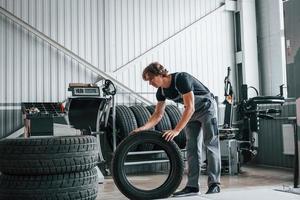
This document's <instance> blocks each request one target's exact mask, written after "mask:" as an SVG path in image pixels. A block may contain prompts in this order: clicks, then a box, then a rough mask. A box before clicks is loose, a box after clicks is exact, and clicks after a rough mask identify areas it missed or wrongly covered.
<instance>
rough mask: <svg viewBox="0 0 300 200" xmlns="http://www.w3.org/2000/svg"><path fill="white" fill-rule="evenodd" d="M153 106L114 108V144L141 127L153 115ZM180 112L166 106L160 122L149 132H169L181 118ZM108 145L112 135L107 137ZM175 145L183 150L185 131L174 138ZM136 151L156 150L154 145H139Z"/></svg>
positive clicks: (173, 107)
mask: <svg viewBox="0 0 300 200" xmlns="http://www.w3.org/2000/svg"><path fill="white" fill-rule="evenodd" d="M154 110H155V106H154V105H152V106H147V107H145V106H143V105H134V106H130V107H128V106H126V105H117V106H116V143H117V145H118V144H119V143H120V142H121V141H122V140H123V139H124V138H126V137H127V136H128V135H129V134H130V132H131V131H133V130H134V129H136V128H138V127H141V126H143V125H144V124H145V123H146V122H147V121H148V119H149V117H150V116H151V114H153V113H154ZM181 115H182V114H181V112H180V110H179V109H178V108H177V107H176V106H174V105H167V106H166V112H165V113H164V116H163V118H162V119H161V121H160V122H159V123H158V124H157V125H156V126H155V128H153V129H151V130H156V131H159V132H164V131H166V130H170V129H173V128H175V126H176V125H177V123H178V122H179V120H180V118H181ZM109 127H110V129H111V130H110V131H108V132H112V117H111V118H110V120H109ZM108 140H109V144H110V146H111V147H112V141H113V140H112V134H109V135H108ZM174 141H175V143H176V144H177V145H178V146H179V148H181V149H184V148H185V144H186V138H185V130H182V131H181V132H180V134H179V135H178V136H177V137H175V139H174ZM136 150H138V151H151V150H157V147H156V146H155V145H151V144H146V145H139V146H138V147H137V149H136Z"/></svg>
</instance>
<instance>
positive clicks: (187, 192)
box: [173, 186, 200, 197]
mask: <svg viewBox="0 0 300 200" xmlns="http://www.w3.org/2000/svg"><path fill="white" fill-rule="evenodd" d="M198 194H200V192H199V188H196V187H189V186H186V187H185V188H183V189H182V190H180V191H178V192H175V193H174V194H173V197H183V196H192V195H198Z"/></svg>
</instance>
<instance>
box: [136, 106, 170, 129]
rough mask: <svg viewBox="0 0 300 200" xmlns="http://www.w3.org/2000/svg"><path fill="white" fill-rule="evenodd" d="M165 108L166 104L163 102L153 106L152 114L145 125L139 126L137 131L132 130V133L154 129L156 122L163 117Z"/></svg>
mask: <svg viewBox="0 0 300 200" xmlns="http://www.w3.org/2000/svg"><path fill="white" fill-rule="evenodd" d="M165 108H166V102H165V101H159V102H158V103H157V104H156V106H155V111H154V113H153V114H152V115H151V117H150V118H149V119H148V121H147V123H146V124H144V126H141V127H139V128H137V129H135V130H133V131H132V132H138V131H143V130H148V129H150V128H152V127H154V126H155V125H156V124H158V122H159V121H160V120H161V118H162V117H163V116H164V113H165Z"/></svg>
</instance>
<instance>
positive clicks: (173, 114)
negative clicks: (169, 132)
mask: <svg viewBox="0 0 300 200" xmlns="http://www.w3.org/2000/svg"><path fill="white" fill-rule="evenodd" d="M166 112H167V114H168V116H169V118H170V121H171V126H172V128H175V127H176V125H177V124H178V122H179V120H180V119H181V115H182V114H181V112H180V110H179V109H178V108H177V107H176V106H174V105H167V106H166ZM174 141H175V142H176V144H177V145H178V146H179V148H181V149H184V148H185V145H186V136H185V129H182V131H181V132H180V133H179V135H177V136H176V137H175V138H174Z"/></svg>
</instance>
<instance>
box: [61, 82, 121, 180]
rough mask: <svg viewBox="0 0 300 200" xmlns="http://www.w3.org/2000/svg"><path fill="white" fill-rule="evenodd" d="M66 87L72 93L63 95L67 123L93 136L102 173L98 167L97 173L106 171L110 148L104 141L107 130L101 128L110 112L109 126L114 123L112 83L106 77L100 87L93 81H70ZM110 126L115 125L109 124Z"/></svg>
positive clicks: (104, 125)
mask: <svg viewBox="0 0 300 200" xmlns="http://www.w3.org/2000/svg"><path fill="white" fill-rule="evenodd" d="M100 88H102V90H100ZM68 91H71V92H72V96H71V97H69V98H68V99H67V102H66V106H65V111H66V113H67V123H68V124H69V125H71V126H72V127H73V128H75V129H78V130H80V132H81V134H83V135H94V136H95V137H97V141H98V146H99V160H100V170H101V173H102V174H99V170H98V175H99V176H100V177H103V175H108V174H109V173H110V172H109V167H110V166H109V164H110V163H109V161H110V160H111V157H110V156H111V152H112V150H110V149H109V146H108V145H107V142H106V141H107V134H108V133H107V132H106V131H105V130H107V129H106V128H107V126H108V119H109V117H110V116H112V118H113V120H112V123H113V127H114V126H115V125H114V124H115V117H114V116H115V106H114V105H115V103H114V95H115V94H116V87H115V85H114V84H113V83H112V82H111V81H110V80H108V79H107V80H104V84H103V85H102V86H101V87H99V86H97V85H96V84H82V83H70V84H69V88H68ZM111 112H112V113H111ZM113 130H115V129H114V128H113ZM115 141H116V140H115V134H113V142H114V145H115Z"/></svg>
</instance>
